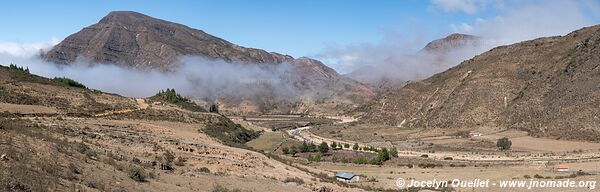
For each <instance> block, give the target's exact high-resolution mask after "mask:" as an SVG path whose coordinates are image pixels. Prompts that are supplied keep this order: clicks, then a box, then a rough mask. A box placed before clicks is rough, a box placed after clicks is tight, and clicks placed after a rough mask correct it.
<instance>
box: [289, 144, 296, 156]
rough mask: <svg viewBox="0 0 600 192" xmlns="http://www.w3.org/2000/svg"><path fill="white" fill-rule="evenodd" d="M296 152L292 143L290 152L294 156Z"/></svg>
mask: <svg viewBox="0 0 600 192" xmlns="http://www.w3.org/2000/svg"><path fill="white" fill-rule="evenodd" d="M296 153H298V149H297V148H296V146H295V145H292V147H291V148H290V154H291V155H292V156H296Z"/></svg>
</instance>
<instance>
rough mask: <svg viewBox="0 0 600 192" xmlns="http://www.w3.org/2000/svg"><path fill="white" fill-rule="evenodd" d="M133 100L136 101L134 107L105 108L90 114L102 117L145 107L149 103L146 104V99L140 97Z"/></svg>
mask: <svg viewBox="0 0 600 192" xmlns="http://www.w3.org/2000/svg"><path fill="white" fill-rule="evenodd" d="M135 102H136V103H137V108H136V109H122V110H106V111H101V112H97V113H95V114H94V115H92V116H93V117H104V116H109V115H114V114H121V113H128V112H133V111H138V110H143V109H147V108H148V107H149V106H150V105H148V103H146V100H145V99H142V98H136V99H135Z"/></svg>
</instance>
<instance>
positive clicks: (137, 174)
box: [128, 167, 146, 182]
mask: <svg viewBox="0 0 600 192" xmlns="http://www.w3.org/2000/svg"><path fill="white" fill-rule="evenodd" d="M128 175H129V178H131V179H133V180H134V181H137V182H144V181H146V173H145V172H144V170H143V169H142V168H139V167H134V168H131V169H129V173H128Z"/></svg>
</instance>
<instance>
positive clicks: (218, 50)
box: [42, 11, 373, 113]
mask: <svg viewBox="0 0 600 192" xmlns="http://www.w3.org/2000/svg"><path fill="white" fill-rule="evenodd" d="M188 55H190V56H202V57H206V58H209V59H219V60H224V61H227V62H236V63H244V64H250V65H282V64H283V63H287V64H290V65H291V66H292V70H293V73H292V74H284V75H288V76H290V77H289V78H288V79H289V81H290V82H289V83H291V84H294V85H295V86H297V88H298V89H299V92H300V93H299V94H298V97H294V98H291V97H288V98H283V101H281V100H282V99H277V98H274V94H273V92H277V90H274V89H277V88H273V87H270V86H265V85H263V84H260V82H259V83H258V84H255V85H249V87H248V88H249V89H253V90H259V92H260V94H257V95H252V96H249V97H245V98H241V96H239V95H237V94H233V95H232V94H229V95H221V97H220V98H218V99H213V100H210V101H204V100H203V98H198V99H200V100H203V101H204V102H207V103H219V105H221V106H220V107H221V108H223V110H221V111H222V112H225V113H227V112H231V113H246V112H260V113H264V112H277V113H281V112H283V113H290V112H292V113H298V112H313V111H315V110H316V109H323V110H322V111H323V112H335V111H337V110H342V109H344V110H346V109H348V107H354V106H355V104H356V103H359V102H362V101H363V100H364V99H366V98H369V97H371V96H372V95H373V93H372V91H371V90H370V89H369V88H368V87H367V86H365V85H363V84H361V83H358V82H356V81H354V80H351V79H349V78H345V77H342V76H341V75H339V74H338V73H337V72H336V71H335V70H333V69H331V68H329V67H327V66H326V65H324V64H323V63H321V62H319V61H317V60H314V59H309V58H298V59H294V58H293V57H291V56H288V55H283V54H279V53H272V52H267V51H264V50H261V49H254V48H245V47H241V46H238V45H235V44H233V43H230V42H228V41H226V40H223V39H221V38H218V37H215V36H212V35H210V34H207V33H205V32H203V31H201V30H197V29H192V28H190V27H187V26H184V25H181V24H176V23H172V22H169V21H165V20H160V19H156V18H152V17H150V16H146V15H143V14H141V13H136V12H131V11H116V12H111V13H109V14H108V15H107V16H105V17H104V18H102V19H101V20H100V21H99V22H98V23H96V24H93V25H91V26H89V27H86V28H84V29H82V30H81V31H79V32H77V33H75V34H73V35H70V36H69V37H67V38H66V39H64V40H63V41H62V42H61V43H59V44H58V45H56V46H55V47H54V48H53V49H51V50H50V51H48V52H46V53H44V54H43V55H42V57H43V58H44V59H45V60H47V61H51V62H54V63H58V64H70V63H73V62H75V61H76V60H77V59H78V58H82V59H88V60H91V61H93V62H97V63H116V64H119V65H123V66H126V67H131V68H135V69H140V70H148V69H157V70H160V71H163V72H170V71H174V70H176V67H177V66H176V63H177V59H178V58H179V57H181V56H188ZM296 77H297V78H296ZM337 86H343V87H337ZM336 90H339V91H343V93H336V92H333V91H336ZM316 92H319V93H318V94H316V95H319V99H316V98H312V96H313V95H315V93H316ZM345 96H348V97H345ZM317 101H318V102H319V103H321V102H322V103H321V104H324V103H334V104H335V105H332V106H335V107H336V109H329V108H323V107H322V106H318V105H320V104H317V103H314V102H317ZM276 102H282V103H279V104H275V103H276ZM283 105H285V106H292V107H283V108H281V107H277V109H276V107H273V106H283ZM239 106H248V107H239Z"/></svg>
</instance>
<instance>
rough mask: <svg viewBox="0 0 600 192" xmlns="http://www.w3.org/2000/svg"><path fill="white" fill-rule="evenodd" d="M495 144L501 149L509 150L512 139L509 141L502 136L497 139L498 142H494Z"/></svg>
mask: <svg viewBox="0 0 600 192" xmlns="http://www.w3.org/2000/svg"><path fill="white" fill-rule="evenodd" d="M496 146H497V147H498V148H500V150H503V151H504V150H509V149H510V146H512V141H510V140H509V139H508V138H507V137H503V138H501V139H498V142H496Z"/></svg>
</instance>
